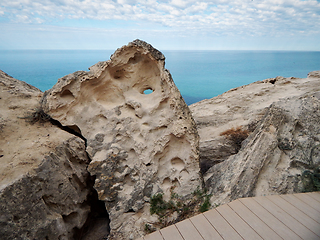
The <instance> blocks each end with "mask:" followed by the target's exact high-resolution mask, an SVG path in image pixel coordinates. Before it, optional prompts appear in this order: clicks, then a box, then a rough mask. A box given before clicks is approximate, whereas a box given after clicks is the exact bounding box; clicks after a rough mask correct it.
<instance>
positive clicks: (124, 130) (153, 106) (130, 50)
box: [42, 40, 202, 239]
mask: <svg viewBox="0 0 320 240" xmlns="http://www.w3.org/2000/svg"><path fill="white" fill-rule="evenodd" d="M164 59H165V58H164V56H163V55H162V53H160V52H159V51H158V50H156V49H154V48H153V47H152V46H151V45H149V44H147V43H145V42H143V41H140V40H135V41H134V42H131V43H129V44H128V45H127V46H124V47H122V48H120V49H118V50H117V51H116V52H115V53H114V54H113V55H112V56H111V60H109V61H106V62H100V63H98V64H96V65H94V66H92V67H91V68H90V71H89V72H84V71H83V72H76V73H74V74H70V75H68V76H66V77H64V78H61V79H59V81H58V83H57V84H56V85H55V86H54V87H53V88H52V89H51V90H49V91H47V92H46V93H45V95H44V98H43V104H42V105H43V107H44V110H45V111H46V112H47V113H48V114H49V115H50V116H51V117H52V118H54V119H56V120H58V121H59V122H60V123H61V124H63V125H64V126H69V127H71V128H73V129H75V130H77V131H78V132H79V133H81V134H82V135H83V136H84V137H85V138H86V139H87V142H88V147H87V152H88V154H89V155H90V158H91V159H92V162H91V163H90V165H89V171H90V173H91V174H92V175H95V176H96V181H95V185H94V187H95V189H96V190H97V191H98V194H99V199H101V200H103V201H104V202H105V205H106V208H107V210H108V212H109V216H110V220H111V223H110V227H111V236H110V238H117V239H133V238H135V237H138V236H142V235H144V232H143V231H144V227H145V224H146V223H150V222H153V221H157V218H156V217H155V216H150V212H149V198H150V196H151V195H153V194H155V193H158V192H163V193H164V197H165V198H167V199H168V198H169V196H170V190H172V189H174V191H175V192H176V193H177V194H179V195H181V196H185V197H188V195H190V194H191V193H192V192H193V191H194V190H195V189H196V188H197V187H198V186H201V184H202V180H201V178H200V174H199V159H198V157H199V155H198V134H197V130H196V126H195V123H194V120H193V118H192V116H191V114H190V111H189V108H188V107H187V105H186V104H185V102H184V101H183V99H182V97H181V95H180V92H179V91H178V89H177V88H176V86H175V85H174V82H173V80H172V78H171V75H170V73H169V72H168V71H167V70H166V69H165V68H164ZM146 90H150V91H151V93H150V94H147V93H146V92H145V91H146Z"/></svg>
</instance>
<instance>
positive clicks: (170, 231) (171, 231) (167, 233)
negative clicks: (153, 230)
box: [160, 225, 183, 240]
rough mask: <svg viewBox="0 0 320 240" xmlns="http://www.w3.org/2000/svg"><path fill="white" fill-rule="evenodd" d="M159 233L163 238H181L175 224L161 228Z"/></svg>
mask: <svg viewBox="0 0 320 240" xmlns="http://www.w3.org/2000/svg"><path fill="white" fill-rule="evenodd" d="M160 233H161V235H162V237H163V239H164V240H183V238H182V236H181V234H180V232H179V231H178V229H177V227H176V226H175V225H171V226H169V227H166V228H163V229H161V230H160Z"/></svg>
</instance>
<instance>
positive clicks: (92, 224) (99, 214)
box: [73, 177, 110, 240]
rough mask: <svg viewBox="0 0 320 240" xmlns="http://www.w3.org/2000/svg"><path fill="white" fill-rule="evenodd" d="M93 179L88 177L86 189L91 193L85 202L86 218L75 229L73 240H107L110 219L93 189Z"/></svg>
mask: <svg viewBox="0 0 320 240" xmlns="http://www.w3.org/2000/svg"><path fill="white" fill-rule="evenodd" d="M94 181H95V177H89V179H88V184H87V185H88V187H90V189H91V192H90V193H89V195H88V198H87V202H88V204H89V205H90V213H89V215H88V218H87V220H86V222H85V224H84V225H83V227H82V228H80V229H75V232H74V238H73V239H79V240H87V239H107V237H108V235H109V233H110V219H109V214H108V212H107V210H106V207H105V205H104V202H103V201H100V200H99V198H98V193H97V191H96V190H95V189H94V188H93V185H94Z"/></svg>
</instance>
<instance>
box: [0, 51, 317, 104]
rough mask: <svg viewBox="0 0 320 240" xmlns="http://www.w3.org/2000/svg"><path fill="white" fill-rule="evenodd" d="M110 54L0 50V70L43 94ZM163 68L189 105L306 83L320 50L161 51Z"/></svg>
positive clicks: (107, 58)
mask: <svg viewBox="0 0 320 240" xmlns="http://www.w3.org/2000/svg"><path fill="white" fill-rule="evenodd" d="M113 52H114V51H113V50H0V69H1V70H2V71H4V72H6V73H7V74H9V75H10V76H12V77H14V78H16V79H19V80H22V81H25V82H27V83H29V84H31V85H33V86H35V87H37V88H39V89H40V90H41V91H46V90H48V89H50V88H51V87H52V86H53V85H54V84H55V83H56V82H57V80H58V79H59V78H61V77H63V76H65V75H67V74H70V73H73V72H75V71H79V70H84V71H87V70H88V68H89V67H90V66H92V65H94V64H95V63H97V62H99V61H106V60H109V59H110V56H111V54H112V53H113ZM161 52H162V53H163V54H164V55H165V57H166V65H165V67H166V68H167V69H168V70H169V71H170V73H171V75H172V78H173V80H174V82H175V84H176V85H177V87H178V89H179V90H180V92H181V95H182V96H183V98H184V99H185V102H186V103H187V104H188V105H190V104H192V103H195V102H198V101H201V100H203V99H208V98H212V97H215V96H217V95H219V94H222V93H223V92H226V91H228V90H230V89H232V88H235V87H239V86H242V85H246V84H249V83H252V82H255V81H259V80H264V79H267V78H275V77H277V76H283V77H297V78H305V77H307V74H308V73H309V72H311V71H315V70H320V51H308V52H307V51H182V50H179V51H172V50H171V51H165V50H164V51H161Z"/></svg>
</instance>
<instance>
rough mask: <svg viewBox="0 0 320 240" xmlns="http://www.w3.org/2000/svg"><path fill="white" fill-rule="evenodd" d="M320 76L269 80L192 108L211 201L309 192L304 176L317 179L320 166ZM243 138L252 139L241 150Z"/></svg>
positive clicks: (315, 74) (243, 143)
mask: <svg viewBox="0 0 320 240" xmlns="http://www.w3.org/2000/svg"><path fill="white" fill-rule="evenodd" d="M318 74H319V72H312V73H310V74H309V75H308V78H304V79H297V78H283V77H277V78H275V79H267V80H264V81H260V82H256V83H252V84H250V85H247V86H242V87H239V88H236V89H232V90H230V91H228V92H226V93H224V94H222V95H220V96H218V97H216V98H213V99H211V100H204V101H202V102H199V103H196V104H194V105H192V106H191V107H190V108H191V110H192V112H193V114H194V118H195V120H196V122H197V123H198V130H199V134H200V159H201V161H202V162H201V164H202V166H203V168H202V170H203V172H204V180H205V184H206V187H207V188H208V189H209V191H210V193H212V194H213V196H212V199H211V201H212V202H214V203H215V204H221V203H226V202H229V201H232V200H234V199H236V198H239V197H250V196H261V195H271V194H285V193H293V192H301V191H305V190H306V188H309V187H308V186H306V184H305V183H306V182H308V181H306V179H304V177H308V175H309V176H310V174H311V175H312V174H315V175H316V174H317V172H316V171H317V169H318V167H319V143H320V137H319V136H320V122H319V119H320V111H319V109H320V101H319V99H320V84H319V83H320V78H319V75H318ZM238 130H239V131H238ZM239 133H246V134H247V136H246V137H248V138H247V139H246V140H244V139H245V138H243V139H241V141H242V140H244V141H243V142H242V144H241V142H240V147H239V148H237V147H235V146H236V145H239V144H235V138H237V136H238V138H239V139H240V137H239ZM232 134H233V135H232ZM230 136H233V137H230ZM221 150H222V151H221ZM308 173H309V174H308ZM309 180H310V179H309Z"/></svg>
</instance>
